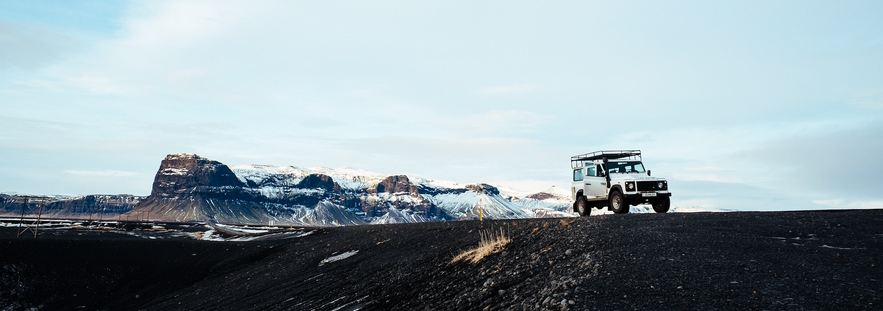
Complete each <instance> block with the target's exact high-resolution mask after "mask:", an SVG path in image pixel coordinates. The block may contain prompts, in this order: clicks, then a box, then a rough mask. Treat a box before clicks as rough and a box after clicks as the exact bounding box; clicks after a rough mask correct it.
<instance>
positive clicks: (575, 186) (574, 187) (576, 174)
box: [570, 168, 586, 200]
mask: <svg viewBox="0 0 883 311" xmlns="http://www.w3.org/2000/svg"><path fill="white" fill-rule="evenodd" d="M583 172H584V169H583V168H577V169H574V170H573V183H572V184H571V188H570V190H571V192H572V193H571V195H572V196H573V199H574V200H575V199H576V193H577V192H578V191H579V190H583V189H584V188H583V187H584V185H583ZM583 193H586V192H585V190H583Z"/></svg>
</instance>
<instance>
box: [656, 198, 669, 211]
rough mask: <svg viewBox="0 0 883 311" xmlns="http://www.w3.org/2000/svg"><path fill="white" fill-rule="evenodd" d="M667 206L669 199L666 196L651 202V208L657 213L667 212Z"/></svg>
mask: <svg viewBox="0 0 883 311" xmlns="http://www.w3.org/2000/svg"><path fill="white" fill-rule="evenodd" d="M669 207H671V199H669V198H668V197H664V198H661V199H659V200H656V201H655V202H653V210H654V211H656V212H657V213H665V212H668V208H669Z"/></svg>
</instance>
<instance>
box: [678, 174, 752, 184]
mask: <svg viewBox="0 0 883 311" xmlns="http://www.w3.org/2000/svg"><path fill="white" fill-rule="evenodd" d="M671 177H672V178H674V179H679V180H686V181H713V182H721V183H738V182H742V181H741V180H739V179H738V178H733V177H726V176H720V175H715V174H674V175H672V176H671Z"/></svg>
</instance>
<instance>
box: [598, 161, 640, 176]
mask: <svg viewBox="0 0 883 311" xmlns="http://www.w3.org/2000/svg"><path fill="white" fill-rule="evenodd" d="M607 171H608V172H610V173H623V174H636V173H643V172H644V164H642V163H641V162H639V161H629V162H607Z"/></svg>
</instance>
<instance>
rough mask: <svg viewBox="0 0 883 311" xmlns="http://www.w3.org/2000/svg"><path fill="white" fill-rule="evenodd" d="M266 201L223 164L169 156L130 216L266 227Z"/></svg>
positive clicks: (187, 155)
mask: <svg viewBox="0 0 883 311" xmlns="http://www.w3.org/2000/svg"><path fill="white" fill-rule="evenodd" d="M265 201H266V200H265V199H263V198H262V197H261V196H260V195H259V194H256V193H254V192H253V191H250V190H249V189H248V188H247V187H246V185H245V184H244V183H242V182H241V181H240V180H239V179H238V178H236V175H235V174H234V173H233V171H231V170H230V168H229V167H227V166H226V165H224V164H223V163H221V162H218V161H214V160H209V159H206V158H203V157H200V156H197V155H195V154H170V155H168V156H166V158H165V159H164V160H163V161H162V163H161V164H160V167H159V170H158V171H157V173H156V178H155V179H154V182H153V190H152V191H151V192H150V196H149V197H148V198H147V199H145V200H143V201H141V202H140V203H139V204H138V205H137V206H136V208H135V210H133V211H130V212H129V213H127V214H128V215H131V216H136V217H142V216H143V215H144V214H147V215H150V218H151V219H156V220H164V221H204V220H212V221H218V222H225V223H265V222H266V221H268V220H269V216H268V215H267V209H266V208H265V207H264V204H263V203H264V202H265ZM142 218H143V217H142Z"/></svg>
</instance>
